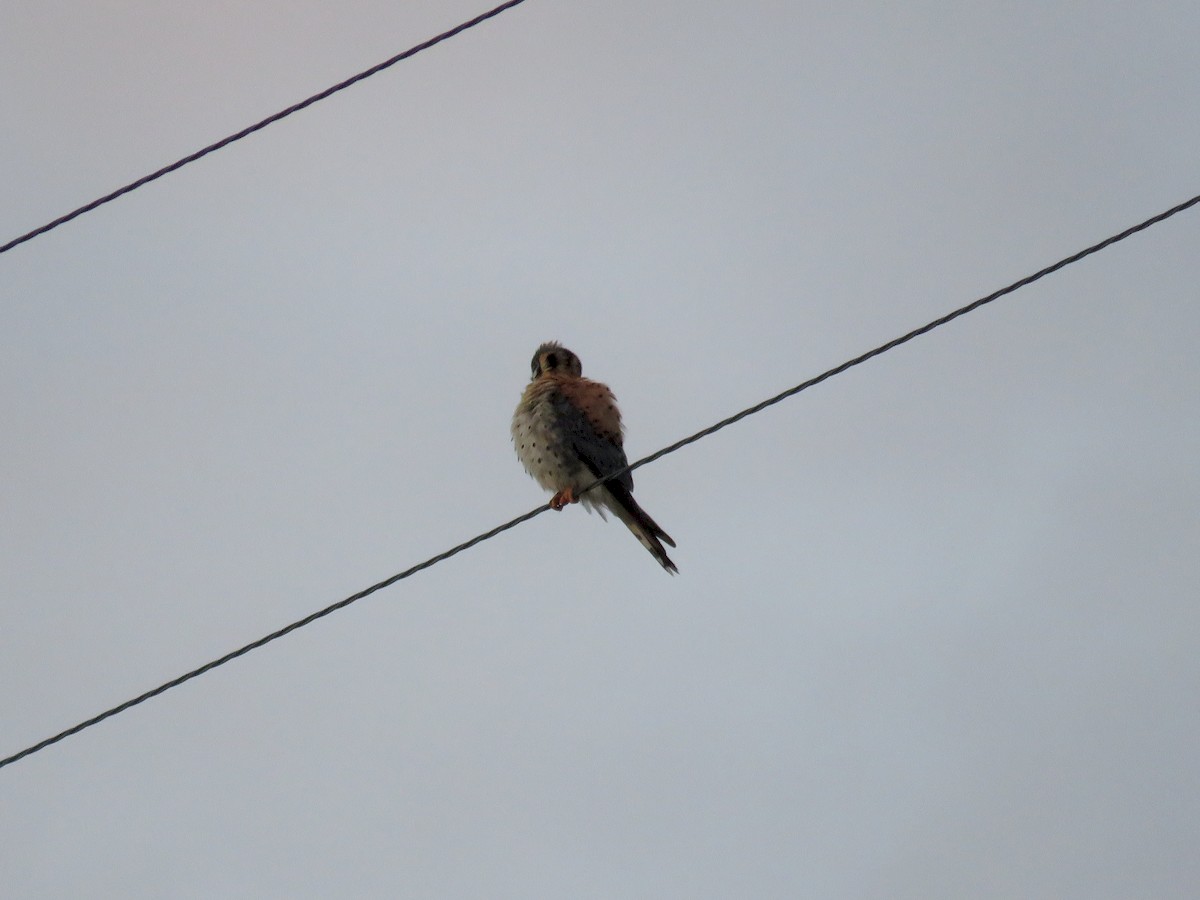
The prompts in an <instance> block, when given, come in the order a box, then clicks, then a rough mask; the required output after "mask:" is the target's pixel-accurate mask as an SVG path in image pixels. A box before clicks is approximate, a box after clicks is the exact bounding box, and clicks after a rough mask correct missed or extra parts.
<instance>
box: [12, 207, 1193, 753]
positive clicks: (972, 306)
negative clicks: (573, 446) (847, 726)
mask: <svg viewBox="0 0 1200 900" xmlns="http://www.w3.org/2000/svg"><path fill="white" fill-rule="evenodd" d="M1198 203H1200V194H1197V195H1196V196H1195V197H1192V198H1191V199H1190V200H1185V201H1184V202H1183V203H1180V204H1179V205H1178V206H1173V207H1171V208H1170V209H1168V210H1166V211H1164V212H1161V213H1159V214H1158V215H1156V216H1152V217H1150V218H1149V219H1147V220H1146V221H1144V222H1141V223H1139V224H1137V225H1134V226H1132V227H1130V228H1126V229H1125V230H1124V231H1122V232H1120V233H1119V234H1115V235H1113V236H1112V237H1109V238H1105V239H1104V240H1102V241H1100V242H1099V243H1098V244H1093V245H1092V246H1090V247H1087V248H1086V249H1084V250H1080V251H1079V252H1078V253H1074V254H1072V255H1070V256H1067V257H1065V258H1063V259H1060V260H1059V261H1058V262H1056V263H1054V264H1053V265H1049V266H1046V268H1044V269H1039V270H1038V271H1037V272H1034V273H1033V274H1032V275H1027V276H1025V277H1024V278H1021V279H1019V280H1017V281H1014V282H1013V283H1012V284H1010V285H1008V286H1006V287H1002V288H1000V290H998V291H993V292H992V293H990V294H988V295H987V296H986V297H980V298H979V299H978V300H975V301H974V302H972V303H968V304H967V305H966V306H962V307H959V308H958V309H956V310H954V311H953V312H950V313H947V314H946V315H944V316H941V317H940V318H937V319H934V320H933V321H932V322H929V323H928V324H925V325H922V326H921V327H920V328H914V329H913V330H912V331H910V332H908V333H907V334H903V335H901V336H900V337H898V338H894V339H892V340H890V341H888V342H887V343H886V344H880V345H879V346H878V347H876V348H875V349H874V350H868V351H867V352H866V353H863V354H861V355H860V356H856V357H854V358H853V359H850V360H847V361H846V362H844V363H842V364H841V365H838V366H834V367H833V368H832V369H829V370H827V371H825V372H822V373H821V374H820V375H817V376H816V377H814V378H810V379H808V380H807V381H803V382H801V383H800V384H798V385H796V386H795V387H790V388H788V389H787V390H786V391H783V392H782V393H779V394H776V395H775V396H774V397H770V398H768V399H766V400H763V401H762V402H761V403H756V404H755V405H754V406H750V407H747V408H746V409H743V410H742V411H741V412H738V413H735V414H734V415H732V416H729V417H728V418H726V419H722V420H721V421H719V422H717V423H715V424H713V425H710V426H708V427H707V428H704V429H701V430H700V431H697V432H696V433H695V434H692V435H689V436H688V437H685V438H683V439H682V440H679V441H676V442H675V443H673V444H671V445H669V446H667V447H663V448H662V449H661V450H658V451H656V452H654V453H651V454H650V455H649V456H645V457H643V458H642V459H639V460H638V461H637V462H635V463H632V464H630V465H628V466H626V467H625V468H624V469H620V470H618V471H616V472H611V473H610V474H608V475H606V476H605V477H603V478H600V479H597V480H596V481H594V482H593V483H592V484H590V485H588V486H587V487H586V488H585V489H584V491H581V492H580V493H581V494H582V493H584V492H585V491H588V490H591V489H592V488H593V487H595V486H596V485H599V484H603V483H604V482H606V481H609V480H610V479H613V478H616V477H618V476H620V475H622V474H623V473H625V472H632V471H633V470H634V469H637V468H640V467H641V466H644V465H647V464H649V463H652V462H654V461H655V460H657V459H661V458H662V457H664V456H666V455H667V454H669V453H674V452H675V451H676V450H679V449H680V448H681V447H686V446H687V445H688V444H693V443H695V442H696V441H698V440H700V439H701V438H705V437H708V436H709V435H710V434H714V433H715V432H718V431H720V430H721V429H722V428H726V427H728V426H729V425H732V424H734V423H735V422H739V421H741V420H742V419H744V418H746V417H747V416H752V415H754V414H755V413H758V412H761V411H762V410H764V409H766V408H767V407H768V406H774V405H775V404H776V403H779V402H780V401H782V400H786V399H787V398H788V397H792V396H795V395H796V394H799V393H800V392H801V391H804V390H807V389H808V388H810V387H813V386H815V385H818V384H820V383H821V382H822V381H826V380H827V379H830V378H832V377H833V376H835V375H839V374H841V373H842V372H845V371H846V370H847V369H851V368H853V367H855V366H857V365H861V364H862V363H864V362H866V361H867V360H869V359H873V358H875V357H876V356H880V355H881V354H883V353H887V352H888V351H889V350H891V349H893V348H895V347H899V346H900V345H901V344H904V343H907V342H908V341H911V340H912V339H913V338H916V337H920V336H921V335H923V334H927V333H929V332H930V331H933V330H934V329H935V328H940V327H941V326H942V325H945V324H947V323H948V322H952V321H953V320H954V319H957V318H958V317H959V316H965V315H966V314H967V313H969V312H973V311H974V310H976V309H978V308H979V307H981V306H984V305H986V304H988V303H991V302H992V301H993V300H998V299H999V298H1001V297H1003V296H1005V295H1006V294H1011V293H1013V292H1014V291H1017V290H1020V289H1021V288H1023V287H1025V286H1027V285H1030V284H1032V283H1033V282H1035V281H1037V280H1039V279H1041V278H1045V277H1046V276H1047V275H1050V274H1052V273H1054V272H1057V271H1058V270H1059V269H1062V268H1064V267H1066V266H1069V265H1071V264H1072V263H1076V262H1078V261H1079V260H1081V259H1083V258H1084V257H1087V256H1091V255H1092V254H1093V253H1098V252H1099V251H1101V250H1103V249H1104V248H1105V247H1109V246H1111V245H1112V244H1115V243H1117V242H1118V241H1123V240H1125V238H1127V237H1130V236H1131V235H1134V234H1137V233H1138V232H1139V231H1143V230H1145V229H1147V228H1149V227H1150V226H1151V225H1155V224H1157V223H1159V222H1162V221H1164V220H1166V219H1169V218H1171V217H1172V216H1174V215H1176V214H1178V213H1181V212H1183V211H1184V210H1186V209H1189V208H1191V207H1193V206H1195V205H1196V204H1198ZM549 508H550V505H549V504H546V505H544V506H539V507H537V508H536V509H531V510H530V511H529V512H527V513H525V514H523V515H520V516H517V517H516V518H515V519H512V520H510V521H508V522H505V523H504V524H503V525H497V526H496V527H495V528H493V529H491V530H490V531H485V532H484V533H483V534H479V535H476V536H475V537H473V538H471V539H470V540H469V541H464V542H463V543H461V544H459V545H457V546H455V547H451V548H450V549H449V550H446V551H443V552H442V553H439V554H438V555H437V556H432V557H430V558H429V559H427V560H425V561H424V562H421V563H417V564H416V565H415V566H412V567H411V568H409V569H405V570H404V571H403V572H400V573H398V574H396V575H393V576H392V577H391V578H388V579H385V580H384V581H381V582H379V583H378V584H373V585H371V586H370V587H369V588H366V589H365V590H361V591H359V592H358V593H357V594H351V595H350V596H349V597H346V598H345V599H344V600H339V601H338V602H337V603H334V604H332V605H330V606H327V607H325V608H324V609H322V610H318V611H317V612H315V613H312V614H310V615H307V616H305V617H304V618H303V619H298V620H297V621H295V622H292V623H291V624H290V625H285V626H284V627H283V628H280V629H279V630H278V631H273V632H271V633H270V634H268V635H265V636H264V637H261V638H259V639H258V640H256V641H252V642H250V643H249V644H246V645H245V646H244V647H240V648H238V649H237V650H233V651H231V652H229V653H226V654H225V655H224V656H222V657H220V658H218V659H214V660H212V661H211V662H207V663H205V664H204V665H202V666H200V667H199V668H197V669H192V670H191V671H190V672H187V673H185V674H183V675H180V676H179V677H178V678H172V679H171V680H170V681H167V682H165V683H163V684H160V685H159V686H158V687H156V688H153V689H151V690H149V691H146V692H145V693H144V694H139V695H138V696H136V697H134V698H132V699H130V700H126V701H125V702H124V703H121V704H119V705H117V706H114V707H112V708H111V709H107V710H105V711H104V712H102V713H99V714H98V715H95V716H92V717H91V718H90V719H85V720H84V721H82V722H80V723H79V724H78V725H73V726H72V727H70V728H68V729H67V730H66V731H61V732H59V733H58V734H56V735H54V736H53V737H48V738H46V739H45V740H42V741H39V742H38V743H36V744H34V745H32V746H30V747H26V748H25V749H24V750H22V751H20V752H19V753H14V754H13V755H12V756H9V757H7V758H5V759H0V768H3V767H4V766H7V765H9V764H11V763H14V762H16V761H17V760H20V759H24V758H25V757H26V756H30V755H31V754H34V753H37V752H38V751H39V750H44V749H45V748H46V747H49V746H50V745H51V744H57V743H58V742H59V741H61V740H63V739H64V738H68V737H70V736H71V735H73V734H78V733H79V732H81V731H83V730H84V729H85V728H90V727H91V726H93V725H97V724H99V723H100V722H103V721H104V720H105V719H108V718H111V717H112V716H115V715H117V714H118V713H121V712H124V711H125V710H127V709H129V708H130V707H133V706H137V705H138V704H139V703H144V702H145V701H147V700H149V699H150V698H152V697H157V696H158V695H159V694H162V693H164V692H166V691H169V690H170V689H171V688H174V687H178V686H179V685H181V684H183V683H184V682H187V681H191V680H192V679H193V678H196V677H198V676H200V675H203V674H204V673H205V672H209V671H211V670H213V669H215V668H217V667H218V666H223V665H225V663H227V662H231V661H233V660H235V659H237V658H238V657H239V656H244V655H245V654H247V653H249V652H250V651H251V650H257V649H258V648H259V647H262V646H264V645H266V644H269V643H271V642H272V641H274V640H277V639H278V638H281V637H283V636H284V635H287V634H290V633H291V632H293V631H295V630H296V629H298V628H303V627H304V626H305V625H308V624H310V623H312V622H315V621H316V620H317V619H321V618H324V617H325V616H327V615H329V614H330V613H333V612H337V611H338V610H339V609H342V608H343V607H346V606H349V605H350V604H351V603H354V602H355V601H356V600H361V599H362V598H363V597H367V596H369V595H371V594H373V593H375V592H376V591H378V590H381V589H383V588H385V587H388V586H389V585H392V584H395V583H396V582H397V581H401V580H403V579H405V578H408V577H409V576H410V575H415V574H416V573H417V572H420V571H421V570H422V569H428V568H429V567H430V566H433V565H436V564H437V563H440V562H442V561H443V560H446V559H449V558H450V557H452V556H454V555H456V554H458V553H461V552H463V551H464V550H469V549H470V548H471V547H474V546H475V545H476V544H480V543H482V542H483V541H486V540H490V539H491V538H494V537H495V536H496V535H498V534H500V533H502V532H505V531H508V530H509V529H510V528H515V527H516V526H517V525H520V524H521V523H523V522H526V521H528V520H529V519H532V518H534V517H535V516H540V515H541V514H542V513H544V512H545V511H546V510H548V509H549Z"/></svg>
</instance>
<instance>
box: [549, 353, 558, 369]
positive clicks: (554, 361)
mask: <svg viewBox="0 0 1200 900" xmlns="http://www.w3.org/2000/svg"><path fill="white" fill-rule="evenodd" d="M546 368H547V369H557V368H558V357H557V356H555V355H554V354H553V353H548V354H547V355H546Z"/></svg>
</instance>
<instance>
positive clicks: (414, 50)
mask: <svg viewBox="0 0 1200 900" xmlns="http://www.w3.org/2000/svg"><path fill="white" fill-rule="evenodd" d="M524 2H525V0H508V2H507V3H501V4H500V5H499V6H497V7H496V8H495V9H491V10H488V11H487V12H485V13H482V14H480V15H478V16H476V17H475V18H473V19H471V20H470V21H468V22H463V23H462V24H461V25H456V26H455V27H454V28H451V29H450V30H449V31H443V32H442V33H441V34H439V35H437V36H436V37H432V38H430V39H429V40H427V41H424V42H422V43H420V44H417V45H416V46H415V47H409V48H408V49H407V50H405V51H404V52H403V53H397V54H396V55H395V56H393V57H392V58H391V59H388V60H385V61H384V62H381V63H379V64H378V65H375V66H371V68H369V69H367V70H366V71H364V72H359V73H358V74H357V75H354V76H352V77H350V78H347V79H346V80H345V81H341V82H338V83H337V84H335V85H333V86H332V87H328V88H326V89H325V90H323V91H321V92H320V93H319V94H313V95H312V96H311V97H309V98H308V99H307V100H301V101H300V102H299V103H294V104H292V105H291V106H289V107H288V108H287V109H283V110H280V111H279V112H277V113H275V114H274V115H272V116H267V117H266V118H265V119H263V120H262V121H261V122H257V123H255V124H254V125H251V126H249V127H247V128H243V129H242V130H241V131H239V132H237V134H231V135H229V137H226V138H222V139H221V140H219V141H217V142H216V143H215V144H209V145H208V146H207V147H205V148H204V149H202V150H197V151H196V152H195V153H192V154H190V155H188V156H185V157H183V159H178V160H176V161H175V162H173V163H171V164H170V165H169V166H163V167H162V168H161V169H159V170H158V171H157V172H151V173H150V174H149V175H146V176H143V177H142V178H139V179H138V180H137V181H132V182H130V183H129V184H127V185H125V186H124V187H121V188H117V190H115V191H113V192H112V193H111V194H105V195H104V196H103V197H100V198H98V199H96V200H93V201H92V202H91V203H88V204H86V205H84V206H81V207H79V209H76V210H73V211H71V212H69V213H67V214H66V215H65V216H59V217H58V218H57V219H55V220H54V221H53V222H47V223H46V224H45V225H42V226H41V227H40V228H35V229H33V231H29V232H26V233H25V234H23V235H21V236H20V237H16V238H13V239H12V240H11V241H9V242H8V243H7V244H4V245H3V246H0V253H7V252H8V251H9V250H11V249H12V248H13V247H16V246H18V245H19V244H23V243H25V242H26V241H29V240H32V239H33V238H35V237H37V236H38V235H41V234H45V233H46V232H47V231H51V230H53V229H55V228H57V227H58V226H59V225H64V224H66V223H67V222H70V221H71V220H72V219H74V218H77V217H78V216H82V215H83V214H84V213H86V212H91V211H92V210H93V209H95V208H96V207H98V206H103V205H104V204H105V203H109V202H111V201H113V200H116V199H117V198H118V197H120V196H122V195H124V194H128V193H129V192H130V191H136V190H137V189H138V188H140V187H141V186H142V185H145V184H149V183H150V182H151V181H155V180H157V179H159V178H162V177H163V176H164V175H167V174H170V173H171V172H174V171H175V170H176V169H182V168H183V167H184V166H186V165H187V164H188V163H194V162H195V161H196V160H198V159H200V158H201V157H202V156H207V155H208V154H210V153H212V152H214V151H216V150H220V149H221V148H222V147H227V146H229V145H230V144H232V143H234V142H235V141H240V140H241V139H242V138H244V137H248V136H249V135H251V134H254V132H256V131H260V130H262V129H263V128H266V127H267V126H268V125H271V124H274V123H275V122H278V121H279V120H280V119H286V118H287V117H288V116H290V115H291V114H292V113H295V112H299V111H300V110H302V109H305V108H306V107H309V106H312V105H313V104H314V103H316V102H317V101H318V100H324V99H325V98H326V97H329V96H332V95H333V94H336V93H337V92H338V91H342V90H345V89H346V88H348V87H350V86H351V85H352V84H357V83H358V82H360V81H362V80H363V79H364V78H370V77H371V76H372V75H375V74H376V73H378V72H382V71H383V70H384V69H387V68H389V67H391V66H394V65H395V64H396V63H398V62H400V61H401V60H405V59H408V58H409V57H410V56H416V55H417V54H418V53H420V52H421V51H422V50H428V49H429V48H430V47H432V46H434V45H435V44H440V43H441V42H442V41H444V40H446V39H448V38H452V37H454V36H455V35H457V34H461V33H462V32H464V31H466V30H467V29H468V28H474V27H475V26H476V25H479V24H480V23H482V22H486V21H487V20H488V19H490V18H492V17H493V16H498V15H500V13H502V12H504V11H506V10H509V9H512V8H513V7H514V6H519V5H520V4H522V3H524Z"/></svg>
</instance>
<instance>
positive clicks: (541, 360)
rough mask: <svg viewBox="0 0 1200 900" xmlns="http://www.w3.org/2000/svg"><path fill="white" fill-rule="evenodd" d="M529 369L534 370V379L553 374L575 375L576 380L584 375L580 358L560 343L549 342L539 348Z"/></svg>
mask: <svg viewBox="0 0 1200 900" xmlns="http://www.w3.org/2000/svg"><path fill="white" fill-rule="evenodd" d="M529 367H530V368H531V369H532V370H533V376H532V378H533V379H536V378H538V377H539V376H541V375H548V374H550V373H552V372H554V373H557V374H560V375H573V376H574V377H576V378H579V377H580V376H581V375H583V364H582V363H581V362H580V361H579V357H578V356H576V355H575V354H574V353H572V352H571V351H570V350H568V349H567V348H566V347H564V346H563V345H562V344H560V343H558V341H547V342H546V343H544V344H542V346H540V347H538V348H537V353H535V354H533V360H532V361H531V362H530V364H529ZM531 380H532V379H531Z"/></svg>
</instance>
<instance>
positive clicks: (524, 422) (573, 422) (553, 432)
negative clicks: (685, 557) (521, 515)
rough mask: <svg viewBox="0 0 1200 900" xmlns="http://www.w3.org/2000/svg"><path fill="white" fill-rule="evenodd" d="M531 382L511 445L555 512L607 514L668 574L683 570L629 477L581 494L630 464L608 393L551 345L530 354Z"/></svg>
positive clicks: (515, 416) (576, 362)
mask: <svg viewBox="0 0 1200 900" xmlns="http://www.w3.org/2000/svg"><path fill="white" fill-rule="evenodd" d="M531 367H532V369H533V377H532V379H531V380H530V382H529V386H528V387H527V388H525V393H524V394H523V395H522V396H521V402H520V403H518V404H517V411H516V412H515V413H513V420H512V437H513V444H514V445H516V448H517V456H518V457H519V458H520V460H521V464H522V465H523V466H525V471H526V472H528V473H529V474H530V475H532V476H533V477H534V478H535V479H536V480H537V483H538V484H540V485H541V486H542V487H544V488H545V489H546V490H548V491H554V496H553V497H552V498H551V500H550V505H551V506H552V507H553V508H554V509H557V510H561V509H562V508H563V507H564V506H566V505H567V504H568V503H579V502H582V503H583V505H584V506H585V507H586V508H587V509H588V510H592V509H595V510H597V511H598V512H599V513H600V515H601V517H604V511H605V510H608V511H609V512H611V513H612V514H613V515H615V516H616V517H617V518H618V519H620V520H621V521H622V522H624V523H625V525H626V526H627V527H628V528H629V530H630V531H632V532H633V535H634V537H636V538H637V539H638V540H639V541H641V542H642V546H644V547H645V548H646V549H647V550H649V551H650V553H651V554H652V555H653V556H654V558H655V559H657V560H658V562H659V564H660V565H662V567H663V568H664V569H666V570H667V571H668V572H671V573H675V572H678V571H679V570H678V569H677V568H676V567H675V563H673V562H671V558H670V557H669V556H667V551H666V550H665V549H664V548H663V544H664V543H666V544H670V545H671V546H672V547H674V546H675V542H674V541H673V540H671V537H670V535H668V534H667V533H666V532H665V531H663V530H662V529H661V528H659V527H658V524H657V523H656V522H655V521H654V520H653V519H652V518H650V516H648V515H647V514H646V511H645V510H644V509H642V508H641V507H640V506H638V505H637V501H635V500H634V499H633V493H632V492H633V475H632V473H630V472H625V473H623V474H622V475H618V476H617V477H616V478H613V479H611V480H609V481H606V482H605V483H604V484H602V485H599V486H598V487H595V488H592V489H591V490H589V491H587V492H586V493H583V494H582V495H581V491H583V490H584V489H585V488H586V487H587V486H588V485H589V484H591V483H592V482H594V481H595V480H596V479H597V478H602V477H603V476H605V475H608V474H610V473H612V472H616V471H619V470H620V469H622V468H624V467H625V466H627V465H628V464H629V460H628V459H626V458H625V451H624V450H623V449H622V447H621V444H622V441H623V438H622V434H621V432H622V426H621V413H620V412H619V411H618V410H617V400H616V398H615V397H614V396H613V394H612V391H610V390H609V389H608V388H607V387H606V386H605V385H603V384H600V382H598V381H591V380H590V379H587V378H584V377H583V366H582V365H581V364H580V362H579V357H578V356H576V355H575V354H574V353H572V352H571V351H570V350H568V349H567V348H566V347H564V346H562V345H561V344H559V343H556V342H554V341H551V342H549V343H546V344H542V346H540V347H538V349H537V353H535V354H533V362H532V363H531Z"/></svg>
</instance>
